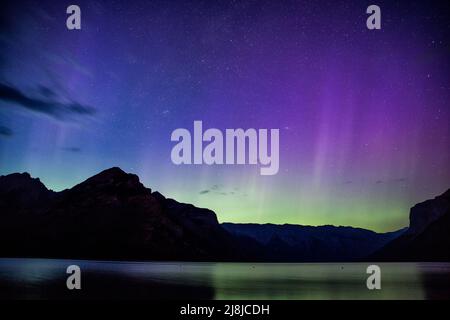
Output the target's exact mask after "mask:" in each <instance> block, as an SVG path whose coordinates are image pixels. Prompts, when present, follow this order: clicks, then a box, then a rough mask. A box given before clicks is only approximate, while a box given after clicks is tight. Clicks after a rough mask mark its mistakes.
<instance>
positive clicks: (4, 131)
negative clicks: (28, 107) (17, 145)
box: [0, 126, 13, 137]
mask: <svg viewBox="0 0 450 320" xmlns="http://www.w3.org/2000/svg"><path fill="white" fill-rule="evenodd" d="M12 135H13V132H12V130H11V129H10V128H7V127H4V126H0V136H3V137H11V136H12Z"/></svg>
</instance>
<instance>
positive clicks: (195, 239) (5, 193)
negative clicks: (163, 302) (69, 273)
mask: <svg viewBox="0 0 450 320" xmlns="http://www.w3.org/2000/svg"><path fill="white" fill-rule="evenodd" d="M449 194H450V190H449V191H447V192H446V193H444V194H443V195H441V196H439V197H437V198H435V199H434V200H428V201H426V202H424V203H421V204H418V205H416V206H414V207H413V208H412V209H411V215H410V221H411V223H410V227H409V228H405V229H402V230H399V231H396V232H390V233H381V234H380V233H375V232H373V231H369V230H365V229H360V228H352V227H335V226H319V227H312V226H300V225H273V224H262V225H260V224H233V223H223V224H219V222H218V221H217V217H216V215H215V213H214V212H213V211H211V210H208V209H202V208H197V207H195V206H193V205H191V204H184V203H180V202H177V201H175V200H173V199H168V198H165V197H164V196H163V195H162V194H160V193H159V192H152V191H151V189H149V188H146V187H145V186H144V185H142V183H141V182H140V181H139V178H138V176H136V175H134V174H128V173H125V172H124V171H122V170H121V169H120V168H111V169H108V170H105V171H102V172H100V173H99V174H97V175H95V176H93V177H91V178H89V179H87V180H86V181H84V182H82V183H80V184H78V185H76V186H74V187H73V188H71V189H67V190H64V191H61V192H54V191H51V190H48V189H47V188H46V187H45V185H44V184H43V183H42V182H41V181H40V180H39V179H37V178H32V177H31V176H30V175H29V174H28V173H14V174H10V175H6V176H0V243H2V246H1V247H0V257H41V258H43V257H52V258H83V259H113V260H191V261H285V262H290V261H296V262H299V261H305V262H306V261H358V260H364V259H380V260H389V261H395V260H399V261H405V260H435V261H449V260H450V259H449V251H450V250H449V248H450V246H449V239H450V236H449V231H450V222H449V219H450V213H449V208H450V200H449Z"/></svg>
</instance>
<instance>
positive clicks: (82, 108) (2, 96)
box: [0, 83, 95, 120]
mask: <svg viewBox="0 0 450 320" xmlns="http://www.w3.org/2000/svg"><path fill="white" fill-rule="evenodd" d="M0 100H2V101H5V102H10V103H13V104H15V105H18V106H21V107H22V108H25V109H26V110H30V111H34V112H39V113H43V114H46V115H49V116H51V117H53V118H55V119H59V120H65V119H67V118H71V117H74V116H75V117H76V116H91V115H94V114H95V109H93V108H92V107H90V106H86V105H82V104H79V103H77V102H70V103H63V102H59V101H56V100H54V99H40V98H33V97H30V96H28V95H26V94H25V93H23V92H22V91H20V90H19V89H17V88H14V87H12V86H9V85H6V84H4V83H0Z"/></svg>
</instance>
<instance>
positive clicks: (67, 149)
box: [62, 147, 81, 153]
mask: <svg viewBox="0 0 450 320" xmlns="http://www.w3.org/2000/svg"><path fill="white" fill-rule="evenodd" d="M62 149H63V150H64V151H68V152H73V153H79V152H81V148H78V147H64V148H62Z"/></svg>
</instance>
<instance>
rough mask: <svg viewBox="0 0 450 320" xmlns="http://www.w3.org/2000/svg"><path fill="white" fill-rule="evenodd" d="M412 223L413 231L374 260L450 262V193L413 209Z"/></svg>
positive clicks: (383, 249)
mask: <svg viewBox="0 0 450 320" xmlns="http://www.w3.org/2000/svg"><path fill="white" fill-rule="evenodd" d="M409 220H410V226H409V229H408V230H407V231H406V232H405V233H403V234H402V235H401V236H399V237H398V238H397V239H395V240H393V241H391V242H389V243H388V244H386V246H384V247H383V248H381V249H380V250H379V251H377V252H376V253H375V254H374V255H373V256H372V258H373V259H376V260H385V261H450V189H449V190H447V191H446V192H445V193H443V194H442V195H440V196H438V197H436V198H434V199H431V200H427V201H424V202H421V203H419V204H416V205H415V206H414V207H412V208H411V211H410V214H409Z"/></svg>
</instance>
